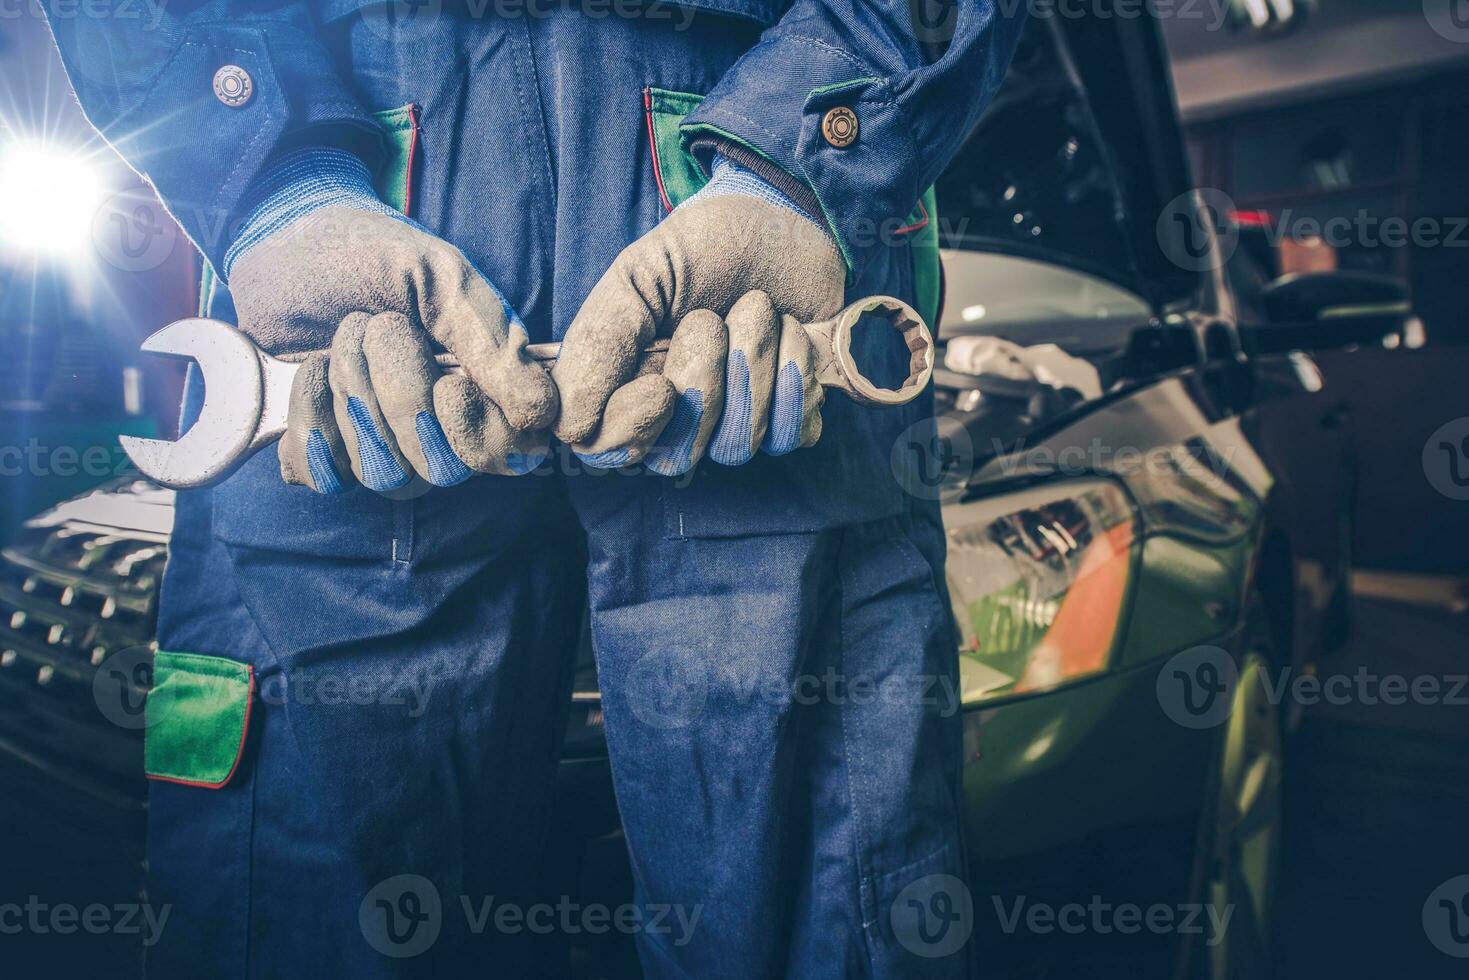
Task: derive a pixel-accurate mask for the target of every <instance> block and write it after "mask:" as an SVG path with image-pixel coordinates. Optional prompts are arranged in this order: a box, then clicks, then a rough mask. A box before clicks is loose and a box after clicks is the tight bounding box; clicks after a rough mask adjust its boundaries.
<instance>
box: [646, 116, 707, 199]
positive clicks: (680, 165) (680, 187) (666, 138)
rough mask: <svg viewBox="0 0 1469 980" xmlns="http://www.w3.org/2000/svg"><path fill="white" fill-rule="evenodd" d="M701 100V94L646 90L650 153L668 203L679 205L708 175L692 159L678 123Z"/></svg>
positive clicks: (691, 195) (695, 190) (698, 187)
mask: <svg viewBox="0 0 1469 980" xmlns="http://www.w3.org/2000/svg"><path fill="white" fill-rule="evenodd" d="M703 101H704V97H703V96H702V95H693V94H691V93H688V92H670V91H668V90H666V89H661V88H650V89H648V114H649V116H650V118H651V125H652V127H653V153H654V157H655V159H656V161H657V167H658V178H659V180H660V181H661V182H662V185H663V193H664V194H666V195H667V196H668V204H669V205H670V206H671V207H675V208H676V207H678V206H679V205H680V204H682V203H683V202H684V201H687V200H688V199H689V198H691V197H693V196H694V195H695V194H697V193H698V192H699V189H700V188H702V187H703V186H704V185H705V184H706V183H708V180H709V178H707V177H705V176H704V171H703V170H701V169H700V168H699V164H698V163H697V162H696V161H695V160H694V155H693V154H692V153H690V152H689V151H688V150H687V149H686V148H685V146H684V141H683V136H682V134H680V133H679V126H680V125H682V124H683V121H684V117H685V116H687V115H688V114H689V113H691V112H693V111H694V110H695V109H697V108H699V103H701V102H703Z"/></svg>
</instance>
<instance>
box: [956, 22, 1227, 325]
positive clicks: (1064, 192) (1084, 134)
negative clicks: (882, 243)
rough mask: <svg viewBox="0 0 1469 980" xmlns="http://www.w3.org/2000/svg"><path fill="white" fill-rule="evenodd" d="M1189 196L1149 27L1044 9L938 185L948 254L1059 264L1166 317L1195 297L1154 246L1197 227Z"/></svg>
mask: <svg viewBox="0 0 1469 980" xmlns="http://www.w3.org/2000/svg"><path fill="white" fill-rule="evenodd" d="M1192 186H1193V182H1192V179H1191V176H1190V174H1189V167H1188V162H1187V157H1186V156H1185V153H1184V149H1183V141H1182V136H1181V132H1180V128H1179V123H1178V116H1177V111H1176V108H1175V104H1174V97H1173V87H1172V80H1171V78H1170V75H1169V72H1168V63H1167V56H1166V54H1165V52H1164V49H1163V45H1162V40H1161V36H1160V33H1159V31H1158V29H1157V20H1156V18H1155V17H1154V16H1151V15H1141V14H1140V13H1139V12H1138V10H1137V9H1136V8H1135V7H1129V8H1128V9H1126V10H1116V9H1114V0H1096V2H1095V3H1092V4H1088V5H1085V12H1084V13H1083V12H1082V11H1081V10H1080V9H1078V8H1076V7H1074V6H1071V7H1066V8H1064V9H1056V8H1054V7H1048V8H1045V9H1044V12H1043V13H1037V14H1033V15H1032V16H1031V19H1030V21H1029V23H1028V24H1027V26H1026V29H1025V32H1024V35H1023V36H1022V39H1021V42H1020V46H1019V48H1018V50H1017V52H1016V56H1015V60H1014V62H1013V63H1012V65H1011V68H1010V71H1009V74H1008V75H1007V77H1006V80H1005V83H1004V85H1003V86H1002V87H1001V89H1000V92H999V93H998V94H997V96H996V98H995V100H994V102H993V103H992V105H991V106H990V107H989V108H988V109H987V110H986V112H985V113H984V115H983V116H982V117H981V119H980V120H979V122H978V123H977V124H976V125H975V127H974V129H973V130H972V131H971V132H970V134H969V137H968V139H967V140H966V142H965V144H964V146H963V148H962V149H961V150H960V152H959V154H958V156H957V157H956V159H955V161H954V163H953V164H952V165H951V166H950V167H949V169H948V170H947V171H946V172H945V174H944V176H943V177H942V178H941V179H940V181H939V183H938V187H937V189H938V208H939V214H940V218H941V221H940V224H941V228H942V237H943V244H944V245H945V246H947V247H949V248H954V249H961V250H976V251H989V252H1001V253H1005V254H1011V255H1016V256H1020V257H1025V258H1033V259H1039V260H1041V261H1045V262H1058V263H1061V264H1064V265H1067V266H1070V267H1072V268H1076V269H1078V270H1080V271H1084V272H1088V273H1091V274H1093V275H1097V276H1101V277H1102V278H1105V279H1107V280H1109V281H1111V282H1114V283H1116V284H1118V285H1120V286H1122V287H1124V288H1126V289H1128V290H1130V291H1132V292H1134V293H1136V294H1137V295H1138V296H1140V297H1142V298H1143V299H1145V300H1146V301H1147V302H1148V303H1149V304H1150V305H1152V307H1153V308H1154V310H1163V309H1165V308H1169V307H1173V306H1176V305H1177V304H1179V303H1182V302H1185V301H1188V300H1190V299H1191V298H1192V297H1194V296H1195V295H1196V294H1197V292H1198V290H1199V288H1200V286H1201V276H1202V274H1201V272H1200V271H1199V270H1198V269H1197V268H1190V267H1189V266H1190V263H1189V262H1187V261H1183V262H1180V261H1175V260H1174V258H1172V257H1170V256H1171V255H1176V254H1177V253H1176V251H1175V247H1176V246H1175V244H1174V242H1172V241H1167V240H1163V239H1161V238H1160V235H1163V236H1167V235H1169V234H1171V233H1173V232H1174V230H1175V229H1174V225H1175V223H1176V222H1175V220H1174V219H1175V218H1176V219H1177V220H1187V221H1193V220H1195V219H1194V211H1193V206H1192V204H1191V203H1190V202H1191V200H1192V198H1191V191H1192ZM1174 212H1177V215H1176V216H1175V215H1174V214H1173V213H1174Z"/></svg>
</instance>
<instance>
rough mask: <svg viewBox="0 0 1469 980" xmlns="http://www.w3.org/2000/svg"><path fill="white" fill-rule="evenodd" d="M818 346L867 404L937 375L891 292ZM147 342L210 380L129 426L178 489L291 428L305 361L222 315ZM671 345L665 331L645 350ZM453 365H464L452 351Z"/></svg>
mask: <svg viewBox="0 0 1469 980" xmlns="http://www.w3.org/2000/svg"><path fill="white" fill-rule="evenodd" d="M869 314H872V315H878V316H881V317H882V318H883V319H885V320H886V321H887V323H888V324H889V325H890V326H891V327H892V328H893V329H894V330H897V331H898V333H899V334H900V335H901V336H902V338H903V340H904V342H905V343H906V344H907V346H908V350H909V352H910V354H911V357H910V359H909V364H908V378H907V380H906V381H904V382H903V384H902V385H901V386H899V387H898V388H895V389H894V388H880V387H878V386H877V385H875V384H873V383H872V382H871V381H870V380H868V379H867V378H866V377H864V376H863V374H862V372H861V371H860V370H859V369H858V367H857V364H856V361H855V360H854V359H853V356H852V330H853V328H854V327H855V326H856V325H857V323H858V322H859V321H860V320H861V319H862V318H863V317H864V316H867V315H869ZM805 329H806V331H807V332H808V333H809V334H810V335H811V339H812V341H813V344H814V346H815V348H816V377H817V380H819V381H820V382H821V384H822V385H824V386H825V387H827V388H835V389H837V390H839V391H844V392H846V393H847V394H848V395H849V396H851V397H852V398H853V399H855V400H856V401H858V402H861V403H863V404H867V405H905V404H907V403H908V402H910V401H912V400H913V399H914V398H916V397H918V394H919V392H921V391H922V390H923V389H924V388H925V387H927V385H928V381H929V378H930V377H932V375H933V362H934V347H933V335H932V334H931V333H930V332H929V329H928V325H927V324H925V323H924V322H923V318H922V317H921V316H919V315H918V313H917V311H915V310H914V309H913V308H912V307H911V306H909V305H908V304H907V303H904V302H903V301H902V300H898V299H893V298H892V297H890V296H871V297H868V298H867V299H864V300H859V301H858V302H856V303H853V304H851V305H850V306H848V307H847V308H846V309H844V310H842V311H841V312H840V313H839V314H837V315H836V316H835V317H834V318H832V319H830V320H824V321H822V322H820V323H812V324H807V325H806V328H805ZM142 349H143V350H145V351H148V352H150V353H154V354H161V355H164V356H166V357H178V358H186V359H192V360H193V361H194V362H195V363H197V364H198V366H199V372H200V374H201V375H202V376H203V381H204V406H203V408H202V409H201V410H200V412H199V417H198V419H197V420H196V421H195V422H194V424H193V426H192V427H190V428H189V430H188V431H187V432H185V433H184V434H183V435H182V436H180V437H179V438H178V439H177V440H175V441H172V442H171V441H168V440H166V439H144V438H140V437H138V436H121V437H119V438H120V439H121V441H122V448H123V449H124V450H126V451H127V454H128V456H129V457H131V458H132V461H133V463H134V464H135V465H136V466H137V467H138V469H139V470H140V471H141V472H142V473H143V475H144V476H147V477H149V478H150V479H152V480H154V481H156V482H158V483H161V484H163V485H164V486H166V487H173V488H175V489H187V488H189V487H203V486H208V485H209V484H211V483H215V482H218V481H219V480H222V479H224V478H225V477H226V476H228V475H229V474H230V473H232V472H233V471H234V470H235V468H236V467H238V466H239V465H240V464H241V463H243V462H244V461H245V460H246V459H248V458H249V457H250V456H251V455H252V454H254V453H255V452H256V451H257V450H259V449H262V448H264V447H265V446H268V445H269V444H270V443H271V442H273V441H275V440H276V439H279V438H280V437H281V435H282V434H283V433H284V432H285V431H286V409H287V405H288V404H289V402H290V398H291V382H292V380H293V379H294V378H295V376H296V369H297V367H298V366H299V365H298V364H297V363H296V362H292V361H282V360H280V359H279V358H275V357H272V356H271V355H269V354H267V353H265V352H264V351H262V350H261V349H260V348H259V347H256V346H255V344H254V342H253V341H252V340H250V338H249V337H247V336H245V335H244V334H243V333H241V332H240V331H239V330H237V329H235V328H234V327H233V326H231V325H229V324H227V323H224V322H223V321H220V320H207V319H203V318H197V317H196V318H191V319H187V320H178V321H176V322H174V323H170V324H169V325H168V326H166V327H164V328H163V329H162V330H159V331H158V332H157V333H155V334H153V335H152V336H151V337H149V338H148V339H147V340H145V341H143V348H142ZM667 350H668V340H667V339H666V338H661V339H659V340H655V341H654V342H653V343H652V344H650V345H649V346H647V347H645V348H644V353H650V354H657V353H660V352H666V351H667ZM526 352H527V353H528V354H529V355H530V356H531V357H532V358H534V359H535V360H537V361H541V362H543V363H547V364H549V363H551V362H554V361H555V360H556V357H557V355H559V354H560V352H561V345H560V344H531V345H529V346H528V347H527V348H526ZM438 361H439V365H440V367H442V368H443V369H444V370H445V371H448V372H458V371H459V370H460V368H459V365H458V364H457V363H456V362H455V361H454V360H453V359H452V358H451V357H448V356H444V355H441V356H440V357H439V358H438Z"/></svg>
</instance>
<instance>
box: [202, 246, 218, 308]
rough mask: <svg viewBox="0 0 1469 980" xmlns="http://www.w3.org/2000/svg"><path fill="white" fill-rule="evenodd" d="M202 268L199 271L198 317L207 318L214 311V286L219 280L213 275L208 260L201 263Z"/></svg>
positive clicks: (212, 267) (212, 269)
mask: <svg viewBox="0 0 1469 980" xmlns="http://www.w3.org/2000/svg"><path fill="white" fill-rule="evenodd" d="M202 264H203V268H202V269H200V270H199V315H200V316H208V315H209V314H210V313H211V312H213V310H214V285H215V283H217V282H218V281H219V278H218V277H217V276H215V274H214V266H212V265H210V264H209V260H208V259H205V260H204V261H203V263H202Z"/></svg>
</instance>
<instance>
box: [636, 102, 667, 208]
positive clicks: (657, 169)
mask: <svg viewBox="0 0 1469 980" xmlns="http://www.w3.org/2000/svg"><path fill="white" fill-rule="evenodd" d="M643 116H644V117H645V118H646V119H647V121H648V149H649V150H651V151H652V153H653V179H654V180H656V181H657V182H658V197H659V198H661V199H662V201H663V210H665V211H670V212H671V211H672V210H673V204H672V202H670V201H669V200H668V191H667V190H666V189H664V187H663V164H662V163H661V162H659V160H658V138H657V137H656V136H654V135H653V89H652V88H645V89H643Z"/></svg>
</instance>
